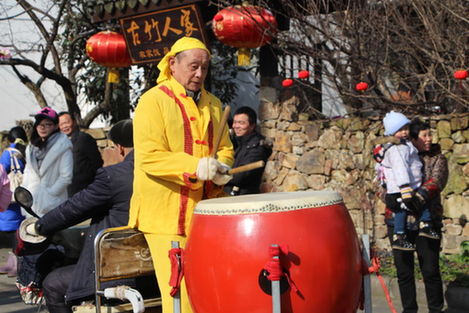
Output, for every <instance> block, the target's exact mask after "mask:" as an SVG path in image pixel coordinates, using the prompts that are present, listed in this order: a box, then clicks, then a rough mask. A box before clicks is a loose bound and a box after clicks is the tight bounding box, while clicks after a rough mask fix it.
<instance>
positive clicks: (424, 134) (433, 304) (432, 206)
mask: <svg viewBox="0 0 469 313" xmlns="http://www.w3.org/2000/svg"><path fill="white" fill-rule="evenodd" d="M410 136H411V140H412V143H413V144H414V146H415V147H416V148H417V149H418V150H419V154H420V157H421V159H422V163H423V165H424V179H425V180H424V181H425V182H424V183H423V184H422V186H421V187H420V188H419V189H417V190H416V195H415V196H414V204H415V207H416V208H417V209H418V208H421V207H424V206H425V207H428V208H429V210H430V212H431V216H432V222H433V225H434V229H435V230H437V232H438V233H439V235H440V236H439V237H440V238H439V239H431V238H428V237H426V236H423V234H422V235H420V234H419V232H418V227H416V228H415V229H414V230H410V231H409V234H410V235H411V236H410V239H411V240H412V241H413V243H415V248H416V249H415V250H416V252H417V257H418V260H419V266H420V270H421V272H422V276H423V281H424V285H425V293H426V296H427V306H428V310H429V312H430V313H441V312H442V309H443V304H444V300H443V284H442V280H441V273H440V267H439V256H440V245H441V227H442V226H443V225H442V215H443V206H442V205H441V198H440V192H441V191H442V190H443V188H444V187H445V185H446V182H447V180H448V162H447V160H446V158H445V156H444V155H443V154H442V153H441V149H440V146H439V145H438V144H432V135H431V130H430V125H429V124H427V123H424V122H422V121H420V120H418V119H415V120H413V121H412V123H411V124H410ZM388 213H389V212H388ZM417 214H418V213H417ZM387 217H388V221H387V222H388V234H392V222H391V221H390V219H389V217H390V214H387ZM420 226H421V225H420ZM393 256H394V264H395V266H396V269H397V278H398V284H399V291H400V294H401V302H402V307H403V309H404V310H403V313H416V312H417V311H418V305H417V300H416V290H415V277H414V266H415V264H414V252H413V251H402V250H395V249H394V250H393Z"/></svg>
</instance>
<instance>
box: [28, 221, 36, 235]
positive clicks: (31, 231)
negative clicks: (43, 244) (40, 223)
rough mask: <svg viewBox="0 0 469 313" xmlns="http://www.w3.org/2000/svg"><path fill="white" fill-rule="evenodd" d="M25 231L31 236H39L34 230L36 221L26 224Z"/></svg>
mask: <svg viewBox="0 0 469 313" xmlns="http://www.w3.org/2000/svg"><path fill="white" fill-rule="evenodd" d="M26 233H27V234H28V235H31V236H39V234H38V233H37V232H36V223H33V224H29V225H28V226H26Z"/></svg>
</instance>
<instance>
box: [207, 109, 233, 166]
mask: <svg viewBox="0 0 469 313" xmlns="http://www.w3.org/2000/svg"><path fill="white" fill-rule="evenodd" d="M230 110H231V107H230V106H229V105H227V106H226V107H225V110H224V111H223V115H222V117H221V120H220V128H219V129H218V133H217V136H216V137H215V141H214V143H213V150H212V153H211V154H210V156H211V157H212V158H215V157H216V155H217V151H218V147H219V146H220V141H221V137H222V136H223V132H224V131H225V126H226V123H227V122H228V117H229V116H230Z"/></svg>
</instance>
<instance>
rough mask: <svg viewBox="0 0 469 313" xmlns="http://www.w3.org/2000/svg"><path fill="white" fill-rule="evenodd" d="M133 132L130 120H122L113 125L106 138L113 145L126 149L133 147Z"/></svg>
mask: <svg viewBox="0 0 469 313" xmlns="http://www.w3.org/2000/svg"><path fill="white" fill-rule="evenodd" d="M133 136H134V132H133V129H132V120H131V119H127V120H122V121H119V122H117V123H116V124H114V126H112V128H111V130H110V131H109V134H108V137H109V139H111V140H112V141H113V142H114V143H115V144H118V145H121V146H123V147H126V148H132V147H133V146H134V138H133Z"/></svg>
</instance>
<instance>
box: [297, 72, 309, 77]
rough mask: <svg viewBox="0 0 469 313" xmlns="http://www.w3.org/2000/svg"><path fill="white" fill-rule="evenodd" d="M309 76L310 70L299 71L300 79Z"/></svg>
mask: <svg viewBox="0 0 469 313" xmlns="http://www.w3.org/2000/svg"><path fill="white" fill-rule="evenodd" d="M308 77H309V71H306V70H303V71H299V72H298V78H299V79H306V78H308Z"/></svg>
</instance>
